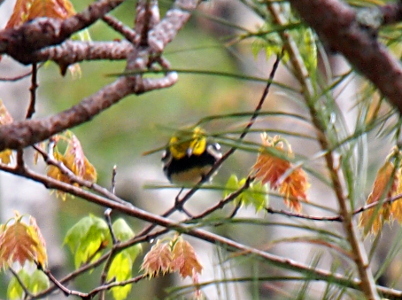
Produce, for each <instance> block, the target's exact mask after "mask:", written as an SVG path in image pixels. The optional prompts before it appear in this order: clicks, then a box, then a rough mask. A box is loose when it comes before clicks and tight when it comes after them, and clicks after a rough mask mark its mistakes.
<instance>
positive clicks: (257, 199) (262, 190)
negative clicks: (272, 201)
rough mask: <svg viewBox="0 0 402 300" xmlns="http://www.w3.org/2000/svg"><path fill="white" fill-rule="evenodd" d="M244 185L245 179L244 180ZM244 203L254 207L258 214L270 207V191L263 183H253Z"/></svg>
mask: <svg viewBox="0 0 402 300" xmlns="http://www.w3.org/2000/svg"><path fill="white" fill-rule="evenodd" d="M242 181H243V182H242V183H241V185H243V184H244V181H245V179H243V180H242ZM244 203H245V204H250V205H252V206H254V208H255V211H256V212H258V211H260V210H263V209H264V208H266V207H267V206H268V189H267V186H266V185H265V184H262V182H260V181H258V182H253V183H251V184H250V187H249V188H248V189H247V190H246V191H245V192H244Z"/></svg>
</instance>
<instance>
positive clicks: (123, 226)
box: [112, 218, 135, 242]
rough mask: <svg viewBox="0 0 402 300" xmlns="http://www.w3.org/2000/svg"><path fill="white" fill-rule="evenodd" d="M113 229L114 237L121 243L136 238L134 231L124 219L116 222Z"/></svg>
mask: <svg viewBox="0 0 402 300" xmlns="http://www.w3.org/2000/svg"><path fill="white" fill-rule="evenodd" d="M112 228H113V232H114V235H115V236H116V238H117V239H118V240H119V241H121V242H124V241H127V240H129V239H131V238H133V237H134V236H135V234H134V231H132V230H131V228H130V226H129V225H128V224H127V222H126V221H125V220H124V219H122V218H119V219H117V220H116V221H114V223H113V225H112Z"/></svg>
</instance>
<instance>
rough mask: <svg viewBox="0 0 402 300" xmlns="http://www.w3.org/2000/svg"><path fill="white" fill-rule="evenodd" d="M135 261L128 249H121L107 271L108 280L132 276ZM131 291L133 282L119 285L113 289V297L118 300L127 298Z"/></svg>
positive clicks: (118, 279) (125, 278)
mask: <svg viewBox="0 0 402 300" xmlns="http://www.w3.org/2000/svg"><path fill="white" fill-rule="evenodd" d="M132 266H133V261H132V260H131V257H130V255H129V253H128V252H127V251H121V252H120V253H119V254H117V255H116V256H115V257H114V258H113V261H112V263H111V265H110V268H109V271H108V273H107V280H108V281H111V280H113V279H114V280H115V281H116V282H121V281H124V280H127V279H129V278H130V277H131V272H132ZM130 291H131V284H127V285H124V286H117V287H113V288H112V289H111V293H112V295H113V298H114V299H116V300H123V299H126V298H127V295H128V293H130Z"/></svg>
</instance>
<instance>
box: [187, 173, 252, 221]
mask: <svg viewBox="0 0 402 300" xmlns="http://www.w3.org/2000/svg"><path fill="white" fill-rule="evenodd" d="M253 180H254V178H253V177H247V179H246V181H245V182H244V184H243V185H242V186H241V187H240V188H239V189H238V190H237V191H234V192H233V193H230V194H229V195H227V196H226V197H225V198H224V199H222V200H221V201H219V202H218V203H216V204H215V205H214V206H212V207H210V208H208V209H206V210H205V211H203V212H202V213H201V214H199V215H197V216H194V217H191V218H190V219H188V220H185V223H187V222H193V221H195V220H199V219H202V218H205V217H206V216H208V215H210V214H212V213H213V212H215V211H217V210H218V209H222V208H223V207H224V206H225V205H226V204H228V203H230V202H232V201H233V200H235V199H236V198H237V197H238V196H240V194H241V193H243V192H244V191H245V190H247V189H248V188H249V187H250V184H251V183H252V182H253ZM232 217H233V216H232Z"/></svg>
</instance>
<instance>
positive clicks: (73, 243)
mask: <svg viewBox="0 0 402 300" xmlns="http://www.w3.org/2000/svg"><path fill="white" fill-rule="evenodd" d="M92 224H93V220H92V218H91V216H88V217H84V218H82V219H81V220H79V221H78V222H77V223H76V224H75V225H74V226H73V227H71V228H70V229H69V230H68V231H67V234H66V237H65V238H64V244H66V245H68V246H69V247H70V251H71V253H73V254H74V253H75V251H76V249H77V247H78V245H79V243H80V241H81V239H82V238H83V237H84V235H85V234H86V233H87V232H88V230H89V228H90V227H91V225H92Z"/></svg>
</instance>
